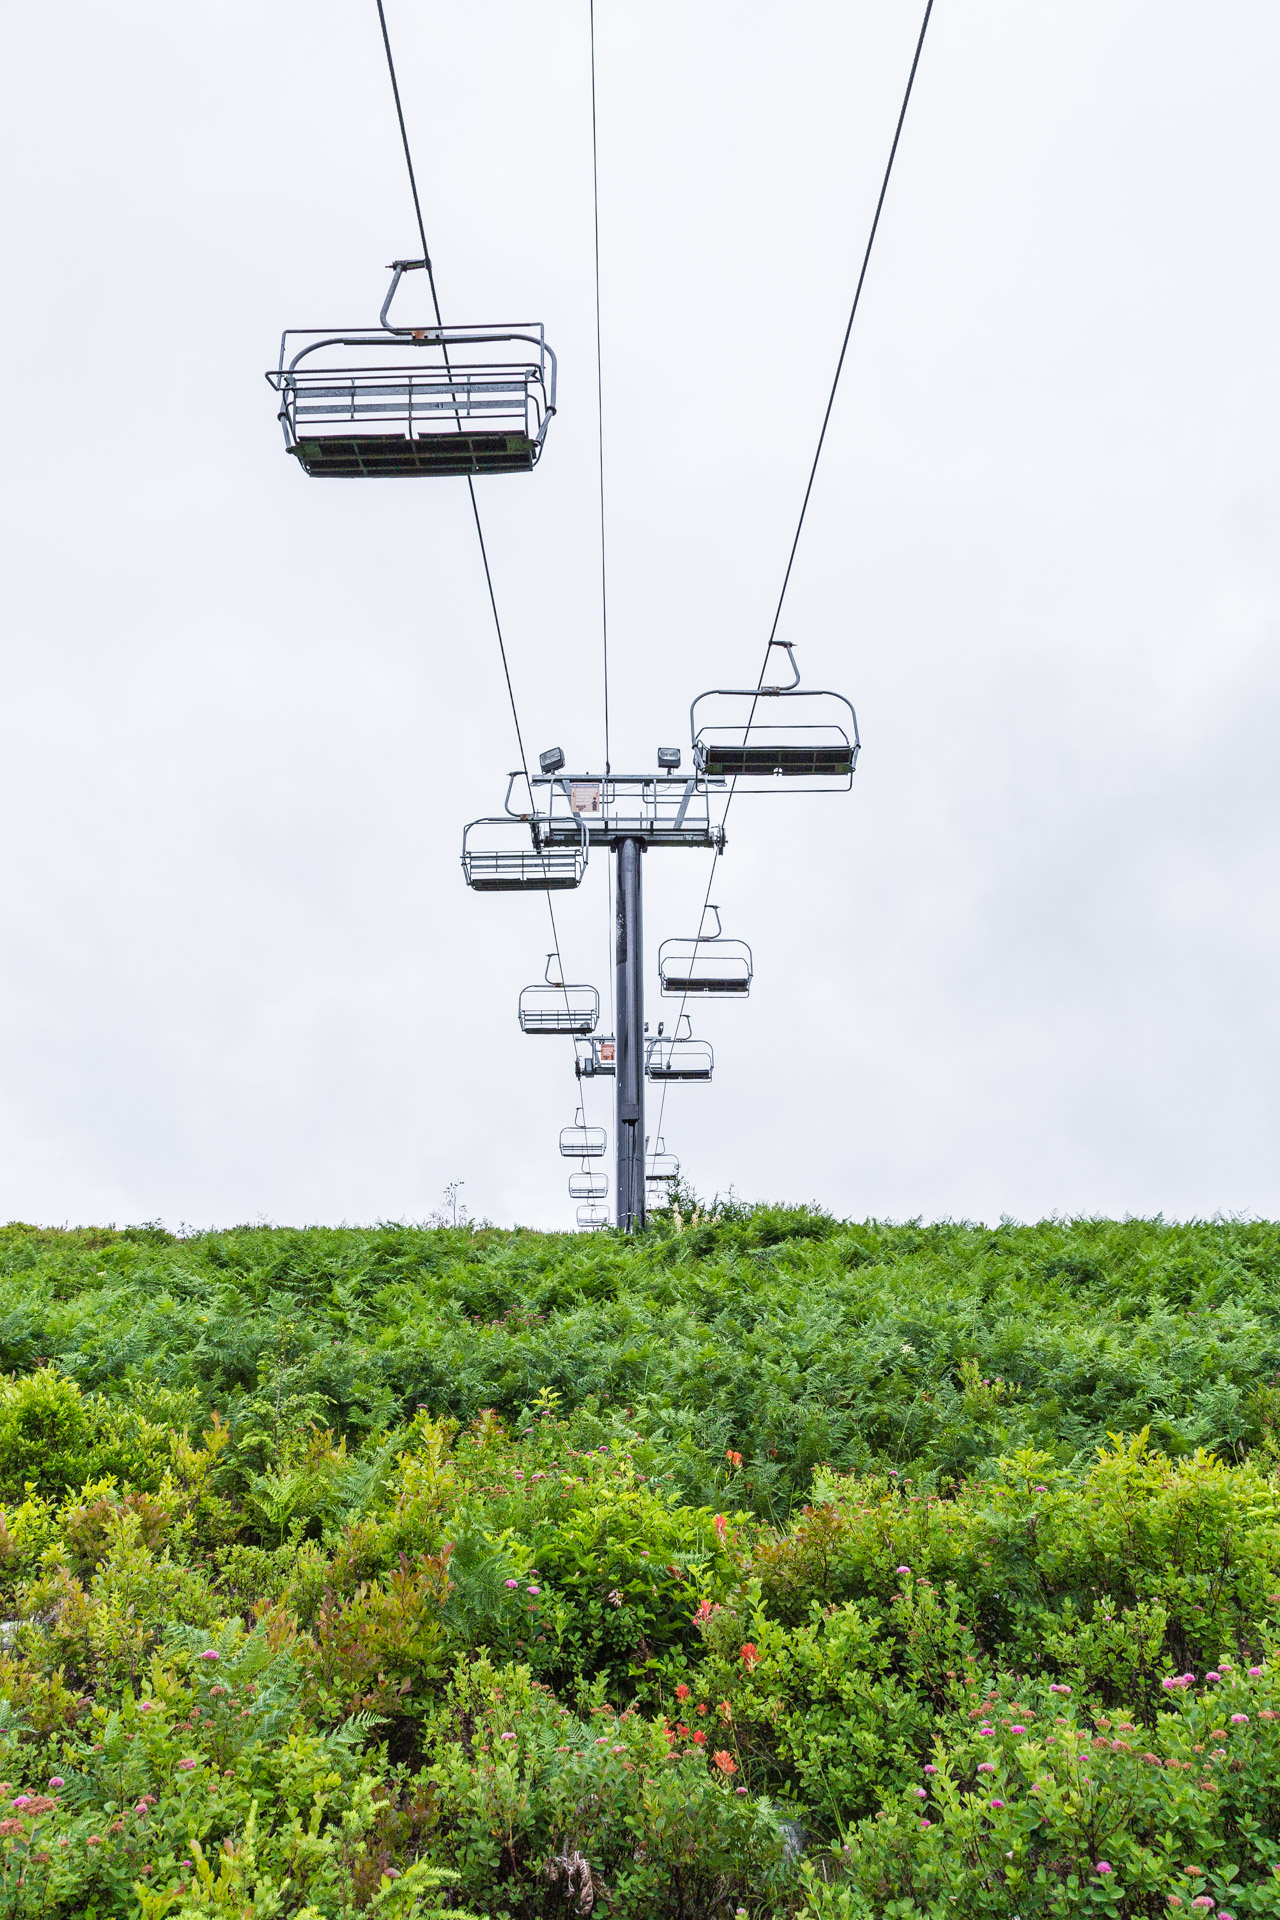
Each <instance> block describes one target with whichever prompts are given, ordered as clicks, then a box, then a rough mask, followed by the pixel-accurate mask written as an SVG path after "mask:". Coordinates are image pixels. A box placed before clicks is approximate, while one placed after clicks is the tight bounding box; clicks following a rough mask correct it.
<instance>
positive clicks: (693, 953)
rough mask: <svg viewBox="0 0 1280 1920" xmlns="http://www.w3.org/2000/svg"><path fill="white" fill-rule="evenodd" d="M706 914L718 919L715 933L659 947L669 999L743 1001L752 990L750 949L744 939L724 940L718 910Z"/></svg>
mask: <svg viewBox="0 0 1280 1920" xmlns="http://www.w3.org/2000/svg"><path fill="white" fill-rule="evenodd" d="M707 911H708V913H714V914H715V916H716V930H715V932H714V933H711V934H706V933H703V934H698V935H697V936H696V937H694V938H693V939H679V940H664V941H663V942H662V945H661V946H660V947H659V948H658V980H659V984H660V986H661V989H662V992H663V993H664V994H666V995H667V997H668V998H669V999H672V998H674V999H680V1000H683V999H684V998H685V997H686V996H687V995H690V994H698V995H700V996H701V997H703V998H711V997H721V998H737V999H742V998H743V997H745V995H747V994H748V993H750V991H751V978H752V972H753V967H752V961H751V949H750V947H749V946H748V945H747V943H746V941H745V940H729V939H726V938H725V936H724V934H723V933H722V932H721V931H720V909H719V908H718V907H715V906H709V907H708V908H707Z"/></svg>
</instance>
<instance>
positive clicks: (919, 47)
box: [592, 0, 933, 1140]
mask: <svg viewBox="0 0 1280 1920" xmlns="http://www.w3.org/2000/svg"><path fill="white" fill-rule="evenodd" d="M592 4H593V8H594V0H592ZM932 13H933V0H925V9H924V17H923V19H922V20H921V22H920V32H919V34H918V35H917V37H916V45H915V52H914V53H913V55H912V58H911V69H910V72H909V73H908V75H907V84H906V88H905V90H904V92H903V95H902V105H901V106H900V107H899V109H898V119H897V123H896V125H895V127H894V129H893V140H892V142H891V144H890V147H889V158H888V160H887V161H886V162H885V169H884V177H883V179H882V180H881V182H880V192H879V194H878V195H877V198H876V205H875V212H874V214H873V215H872V218H871V228H870V231H869V232H868V234H867V244H866V247H865V249H864V250H863V255H862V266H861V268H860V270H859V273H858V279H857V284H856V286H855V287H854V290H853V301H852V304H851V306H850V308H849V318H848V321H847V322H846V325H845V330H844V338H843V340H842V341H841V343H840V352H839V354H838V356H837V359H836V370H835V373H834V375H833V377H832V381H831V391H830V393H829V394H828V396H827V405H826V410H825V412H824V413H823V416H822V425H821V427H820V428H819V429H818V444H817V446H816V447H815V448H814V453H813V463H812V465H811V466H810V468H809V479H808V483H807V485H806V486H805V490H804V498H803V500H802V501H801V503H800V517H799V519H798V520H797V522H796V530H795V536H794V538H793V539H792V542H791V551H790V553H789V554H788V556H787V566H786V571H785V573H784V574H783V577H782V587H781V591H780V592H779V594H778V604H777V606H776V607H775V608H774V613H773V624H772V626H771V627H770V629H769V638H768V640H767V641H766V642H765V649H764V660H763V661H762V663H761V666H760V677H759V679H758V680H757V681H756V692H757V696H758V695H759V691H760V689H761V688H762V687H763V686H764V677H765V674H766V672H767V671H768V666H769V654H770V651H771V649H772V647H773V644H774V641H775V639H776V636H777V632H778V622H779V620H780V619H781V617H782V603H783V601H784V600H785V599H786V597H787V588H788V587H789V586H790V584H791V573H792V569H793V568H794V566H795V560H796V553H797V551H798V550H799V546H800V536H801V534H802V533H803V532H804V523H805V517H806V515H807V514H808V511H809V501H810V499H811V497H812V494H813V483H814V481H815V480H816V479H817V476H818V462H819V461H820V460H821V458H822V449H823V447H824V445H825V444H826V438H827V428H828V427H829V425H830V424H831V414H832V411H833V409H834V407H835V403H836V392H837V390H838V388H839V385H840V376H841V374H842V373H843V372H844V363H845V358H846V356H847V354H848V351H849V341H850V338H851V337H852V334H853V323H854V321H855V320H856V318H857V316H858V303H859V301H860V300H861V299H862V289H863V287H864V285H865V284H866V278H867V269H868V267H869V266H870V265H871V250H872V248H873V247H874V246H875V242H876V234H877V232H878V231H879V227H880V215H881V213H882V212H883V211H884V203H885V196H886V195H887V193H888V191H889V180H890V178H891V176H892V174H893V163H894V161H895V160H896V159H897V157H898V143H899V141H900V140H901V138H902V129H903V125H904V123H905V121H906V117H907V108H908V106H909V105H910V104H911V92H912V89H913V87H914V86H915V82H916V72H917V70H918V68H919V66H920V55H921V54H922V52H923V51H924V41H925V35H926V33H927V32H928V30H929V19H930V16H931V15H932ZM594 84H595V69H594V65H593V67H592V86H593V94H592V100H593V105H594ZM758 705H759V698H758V697H757V699H756V700H754V701H753V702H752V704H751V710H750V712H749V714H748V716H747V725H746V730H745V733H744V736H743V737H744V739H745V737H746V734H747V733H750V731H751V726H752V722H753V721H754V719H755V713H756V707H757V706H758ZM737 789H738V780H737V776H736V775H735V776H734V778H733V780H732V781H731V782H730V786H729V792H728V796H727V798H726V799H725V803H724V812H723V813H722V814H721V816H720V825H721V828H722V829H723V827H724V824H725V822H726V820H727V819H728V818H729V809H730V807H731V806H732V805H733V798H734V794H735V793H736V792H737ZM719 858H720V847H719V846H717V847H716V848H715V849H714V850H713V852H712V855H711V871H710V873H709V874H708V876H707V890H706V893H705V894H704V895H703V900H702V912H701V914H700V915H699V918H698V936H697V937H698V938H699V939H701V938H702V929H703V927H704V926H705V924H706V918H707V909H708V907H709V905H710V901H711V889H712V887H713V886H714V885H715V878H716V863H717V861H718V860H719ZM688 998H689V992H688V988H687V987H686V988H685V991H684V993H683V994H682V995H681V998H680V1011H679V1013H678V1014H677V1015H676V1028H677V1031H678V1030H679V1025H680V1021H681V1020H682V1019H683V1017H684V1012H685V1004H686V1002H687V1000H688ZM666 1106H667V1089H666V1086H665V1085H664V1086H663V1089H662V1100H661V1102H660V1104H659V1107H658V1125H657V1129H656V1132H655V1135H654V1138H655V1140H656V1139H657V1137H658V1136H659V1135H660V1134H661V1132H662V1122H663V1116H664V1114H665V1112H666Z"/></svg>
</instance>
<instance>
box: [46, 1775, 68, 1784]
mask: <svg viewBox="0 0 1280 1920" xmlns="http://www.w3.org/2000/svg"><path fill="white" fill-rule="evenodd" d="M66 1784H67V1783H66V1781H65V1780H64V1779H63V1777H62V1775H61V1774H60V1773H55V1774H54V1776H53V1778H52V1780H51V1781H50V1782H49V1785H50V1786H51V1787H65V1786H66Z"/></svg>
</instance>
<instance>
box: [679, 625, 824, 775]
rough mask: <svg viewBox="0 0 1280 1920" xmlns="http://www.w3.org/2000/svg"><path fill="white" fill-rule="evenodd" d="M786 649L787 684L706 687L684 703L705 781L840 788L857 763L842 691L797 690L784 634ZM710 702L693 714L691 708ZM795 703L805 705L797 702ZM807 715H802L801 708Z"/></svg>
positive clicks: (796, 672) (779, 644) (776, 644)
mask: <svg viewBox="0 0 1280 1920" xmlns="http://www.w3.org/2000/svg"><path fill="white" fill-rule="evenodd" d="M769 645H770V647H782V648H784V649H785V651H786V654H787V657H788V659H789V660H790V662H791V671H792V673H793V675H794V676H795V677H794V679H793V680H792V681H791V684H790V686H786V687H783V686H776V687H774V686H769V687H766V686H759V687H712V688H711V689H710V690H709V691H708V692H706V693H700V694H699V695H698V697H697V699H696V700H695V701H694V702H693V705H692V706H691V707H690V709H689V731H690V734H691V736H692V739H693V761H694V765H695V767H696V768H697V770H698V772H699V773H700V774H702V775H703V777H704V778H705V779H707V780H732V781H733V782H734V788H735V791H736V792H739V793H776V792H778V791H779V783H780V782H787V783H793V782H794V783H798V782H800V781H804V782H805V783H806V784H805V785H803V786H799V785H792V789H791V790H792V791H793V792H800V793H847V792H848V790H849V788H850V787H851V786H852V785H853V770H854V768H855V767H856V766H857V764H858V750H859V747H860V745H861V742H860V741H859V739H858V716H857V714H856V713H855V712H854V710H853V706H852V703H851V702H850V701H848V700H846V699H845V697H844V695H843V694H842V693H833V692H831V690H830V689H829V688H820V687H805V688H804V689H803V690H801V688H800V669H799V667H798V666H797V665H796V658H795V649H794V646H793V644H792V642H791V641H789V640H771V641H770V642H769ZM704 701H709V702H711V703H712V705H711V706H710V708H709V709H708V710H707V711H705V712H704V714H703V717H702V718H701V719H699V717H698V708H699V707H700V706H702V704H703V702H704ZM800 701H811V702H813V703H814V704H813V705H812V706H807V707H800V706H799V705H798V704H797V703H799V702H800ZM802 713H803V714H804V715H806V716H807V717H806V718H804V719H801V718H800V715H801V714H802Z"/></svg>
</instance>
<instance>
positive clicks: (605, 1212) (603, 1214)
mask: <svg viewBox="0 0 1280 1920" xmlns="http://www.w3.org/2000/svg"><path fill="white" fill-rule="evenodd" d="M576 1218H577V1222H578V1230H579V1232H580V1233H599V1232H600V1230H601V1228H602V1227H607V1226H608V1224H609V1209H608V1207H596V1206H585V1207H579V1208H578V1211H577V1215H576Z"/></svg>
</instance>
